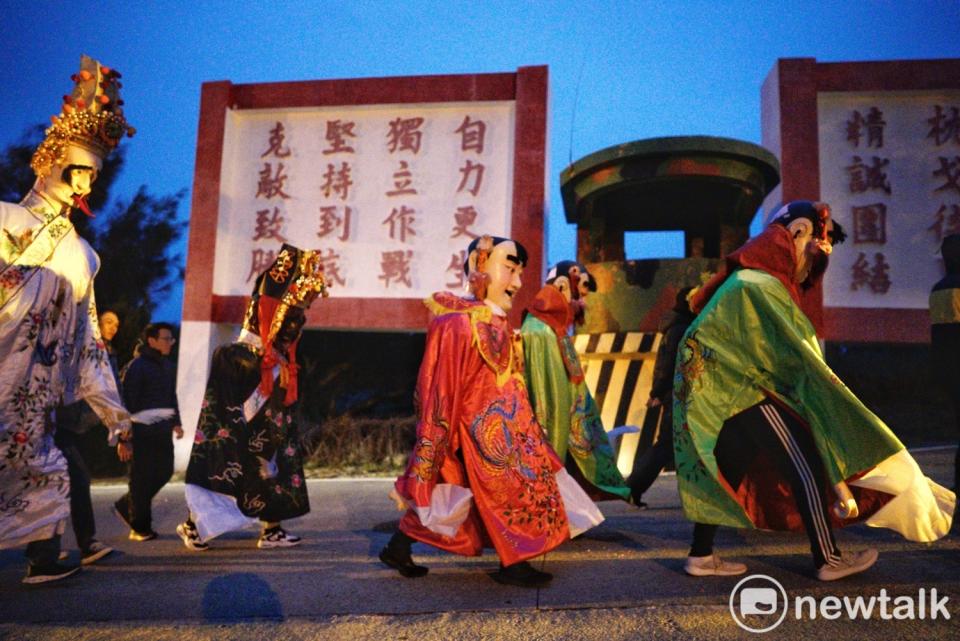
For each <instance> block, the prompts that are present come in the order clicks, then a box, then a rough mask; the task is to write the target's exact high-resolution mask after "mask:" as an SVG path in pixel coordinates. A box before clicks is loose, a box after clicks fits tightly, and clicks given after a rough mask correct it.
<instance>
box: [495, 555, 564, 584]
mask: <svg viewBox="0 0 960 641" xmlns="http://www.w3.org/2000/svg"><path fill="white" fill-rule="evenodd" d="M490 577H491V578H492V579H493V580H494V581H496V582H497V583H503V584H505V585H516V586H519V587H521V588H538V587H541V586H544V585H546V584H547V583H550V580H551V579H552V578H553V575H552V574H550V573H549V572H541V571H540V570H537V569H536V568H534V567H533V566H532V565H530V564H529V563H527V562H526V561H521V562H520V563H514V564H513V565H508V566H507V567H503V566H502V565H501V566H500V570H498V571H497V572H494V573H492V574H491V575H490Z"/></svg>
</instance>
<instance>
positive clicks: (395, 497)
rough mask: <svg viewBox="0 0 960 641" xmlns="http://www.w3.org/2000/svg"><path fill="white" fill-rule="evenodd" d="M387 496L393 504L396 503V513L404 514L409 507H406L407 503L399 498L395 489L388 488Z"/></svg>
mask: <svg viewBox="0 0 960 641" xmlns="http://www.w3.org/2000/svg"><path fill="white" fill-rule="evenodd" d="M388 496H389V497H390V498H391V499H393V502H394V503H396V505H397V511H398V512H406V511H407V508H408V507H409V506H408V505H407V502H406V501H404V500H403V497H401V496H400V495H399V494H397V490H396V488H390V494H389V495H388Z"/></svg>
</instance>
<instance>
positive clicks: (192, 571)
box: [0, 450, 960, 641]
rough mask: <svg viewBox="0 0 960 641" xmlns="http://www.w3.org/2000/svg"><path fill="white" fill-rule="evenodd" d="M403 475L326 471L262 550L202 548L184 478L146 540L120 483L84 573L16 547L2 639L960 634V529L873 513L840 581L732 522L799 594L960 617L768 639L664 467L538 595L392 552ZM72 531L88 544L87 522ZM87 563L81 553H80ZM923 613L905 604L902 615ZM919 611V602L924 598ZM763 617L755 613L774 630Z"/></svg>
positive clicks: (459, 566) (551, 559)
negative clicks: (905, 525) (714, 574)
mask: <svg viewBox="0 0 960 641" xmlns="http://www.w3.org/2000/svg"><path fill="white" fill-rule="evenodd" d="M953 456H954V453H953V450H937V451H925V452H920V453H918V454H917V458H918V460H919V461H920V463H921V466H922V467H923V468H924V470H925V472H926V473H927V474H928V475H930V476H931V477H933V478H935V479H936V480H938V481H939V482H941V483H945V482H946V481H947V480H948V479H949V478H950V476H951V474H952V461H953ZM389 484H390V481H389V480H385V479H364V480H357V479H343V480H340V479H337V480H312V481H310V482H309V489H310V500H311V504H312V505H313V511H312V512H311V513H310V514H309V515H308V516H306V517H303V518H302V519H299V520H297V521H294V522H291V523H290V529H291V530H294V531H296V532H297V533H298V534H301V535H303V536H304V537H305V539H306V541H305V544H304V545H302V546H300V547H298V548H293V549H285V550H257V549H256V547H255V543H256V534H255V533H254V532H252V531H250V532H240V533H234V534H231V535H228V536H224V537H222V538H221V539H217V540H216V541H215V542H213V543H212V545H211V549H210V550H209V551H207V552H202V553H196V552H189V551H187V550H186V549H185V548H184V547H183V545H182V544H181V543H180V540H179V539H178V538H177V536H176V534H174V528H175V526H176V524H177V522H178V521H179V520H180V519H182V517H183V515H184V502H183V486H182V485H171V486H169V487H167V488H166V489H165V490H164V491H163V492H162V493H161V495H160V496H159V497H158V499H157V500H156V502H155V506H156V507H155V519H156V523H155V527H156V529H157V530H158V531H159V532H160V533H161V536H160V538H159V539H158V540H156V541H150V542H145V543H135V542H131V541H128V540H127V539H126V530H125V529H123V528H122V526H121V524H120V523H119V522H117V521H116V520H115V518H114V517H113V516H112V515H111V514H110V512H109V506H110V503H111V502H112V501H113V500H115V499H116V498H117V497H118V496H119V495H120V494H121V493H122V492H123V488H122V487H119V486H100V487H97V488H95V490H94V502H95V510H96V514H97V523H98V527H99V537H100V538H101V539H102V540H104V541H106V542H107V543H109V544H111V545H114V546H116V547H117V548H118V550H119V551H118V552H117V553H115V554H114V555H113V556H111V557H108V558H107V559H104V560H103V561H102V562H100V563H98V564H96V565H95V566H92V567H90V568H87V569H85V570H84V571H83V572H81V573H80V574H79V575H78V576H76V577H72V578H70V579H68V580H65V581H62V582H59V583H56V584H50V585H47V586H33V587H28V586H23V585H21V584H20V579H21V577H22V574H23V571H24V560H23V558H22V555H21V552H19V551H13V550H5V551H3V552H0V638H2V639H38V640H39V639H43V640H44V641H59V640H60V639H80V640H93V639H97V640H101V639H108V640H109V639H144V640H147V639H149V640H151V641H153V640H156V639H178V640H179V639H183V638H189V639H191V641H202V640H206V639H236V640H246V639H251V640H253V639H258V640H259V639H350V640H351V641H365V640H368V639H369V640H375V641H387V640H390V639H410V640H413V639H418V640H421V639H422V640H425V641H426V640H431V639H438V640H439V639H444V640H446V639H451V638H453V639H463V640H466V639H511V638H517V639H524V640H534V639H597V640H602V641H614V640H616V639H739V638H754V639H755V638H758V637H760V638H762V637H769V638H777V639H783V638H787V639H804V640H806V639H810V638H826V637H827V636H828V635H829V637H830V638H831V641H839V640H841V639H936V638H941V639H957V638H960V538H958V537H956V536H954V537H950V538H947V539H944V540H941V541H938V542H937V543H934V544H932V545H921V544H914V543H909V542H906V541H904V540H902V539H901V538H899V537H898V536H897V535H895V534H893V533H891V532H889V531H886V530H875V529H870V528H866V527H862V526H857V527H853V528H849V529H846V530H843V531H841V532H839V533H838V539H839V542H840V545H841V548H842V549H848V550H856V549H860V548H863V547H866V546H868V545H870V546H875V547H877V548H879V549H880V561H879V563H878V564H877V566H876V567H874V568H873V569H871V570H870V571H869V572H867V573H865V574H863V575H859V576H857V577H851V578H849V579H846V580H844V581H841V582H838V583H832V584H823V583H820V582H818V581H816V580H815V579H813V578H812V575H811V568H810V567H809V565H810V561H809V550H808V546H807V542H806V539H805V537H803V536H802V535H784V534H772V533H763V532H755V531H737V530H721V533H720V535H719V536H718V540H717V548H718V550H719V551H721V552H722V553H723V554H724V555H726V556H728V557H732V558H737V559H741V560H744V561H746V562H747V563H748V565H749V567H750V573H751V574H754V573H757V574H765V575H769V576H771V577H773V578H775V579H776V580H778V581H779V582H780V583H781V584H782V585H783V586H784V588H785V590H786V592H787V593H788V600H789V602H790V603H792V602H793V601H792V600H793V599H794V598H795V597H797V596H812V597H815V598H817V599H822V598H823V597H827V596H830V595H836V596H838V597H841V598H842V597H844V596H846V597H855V596H858V595H860V596H864V597H870V596H873V597H875V598H876V597H879V596H881V595H882V593H881V590H882V589H886V591H887V594H888V595H889V596H891V597H895V596H905V595H916V594H917V592H918V590H919V589H920V588H926V589H927V590H928V592H929V590H930V589H933V588H936V589H937V590H938V596H939V598H940V599H941V600H942V597H943V596H946V597H948V599H949V601H948V602H947V609H948V611H949V612H950V613H951V614H952V619H951V620H949V621H944V620H942V619H941V620H938V621H935V622H934V621H929V620H924V621H920V620H914V621H906V622H900V621H884V620H881V619H880V618H879V617H878V616H876V614H875V615H874V617H873V618H872V619H871V620H869V621H863V620H855V621H850V620H848V619H847V617H846V616H842V617H841V618H840V619H839V620H835V621H828V620H824V619H822V618H821V617H819V616H818V617H817V619H816V620H814V621H811V620H809V619H808V618H804V619H802V620H799V621H797V620H794V618H793V609H792V607H791V608H790V612H789V614H788V616H787V617H786V619H785V621H784V622H783V624H782V625H780V627H778V628H777V629H776V630H774V631H773V632H771V633H769V634H766V635H757V634H750V633H747V632H745V631H743V630H741V629H740V628H739V627H737V625H736V624H735V623H734V622H733V619H732V618H731V615H730V610H729V606H728V603H729V596H730V592H731V590H732V589H733V588H734V586H735V585H736V583H737V582H738V580H739V579H737V578H708V579H693V578H690V577H687V576H686V575H684V574H683V572H682V564H683V558H684V556H685V554H686V551H687V546H688V544H689V537H690V531H691V526H690V524H689V523H687V522H686V521H685V520H684V518H683V514H682V512H681V510H680V502H679V497H678V495H677V491H676V482H675V478H674V477H672V476H664V477H661V478H660V479H659V480H658V481H657V483H656V485H655V486H654V487H653V488H652V490H651V492H650V493H649V501H650V504H651V509H649V510H646V511H638V510H636V509H634V508H633V507H631V506H629V505H626V504H623V503H614V502H608V503H602V504H601V509H602V510H603V512H604V514H605V515H606V516H607V520H606V521H605V522H604V523H603V524H602V525H601V526H599V527H597V528H595V529H594V530H592V531H591V532H589V533H587V534H586V535H584V536H583V537H581V538H579V539H578V540H575V541H572V542H569V543H567V544H565V545H564V546H562V547H561V548H560V549H558V550H556V551H554V552H552V553H550V554H549V555H547V558H546V559H545V560H544V561H543V563H544V567H545V568H546V569H548V570H549V571H551V572H553V573H554V575H555V579H554V581H553V583H552V584H551V585H550V586H549V587H547V588H544V589H539V590H532V589H522V588H515V587H509V586H502V585H499V584H497V583H495V582H494V581H492V580H491V579H490V578H489V577H488V576H487V572H489V571H491V570H493V569H494V568H495V567H496V564H497V561H496V557H495V556H494V555H493V554H492V553H488V554H486V555H484V556H483V557H479V558H476V559H468V558H462V557H456V556H452V555H448V554H444V553H439V552H436V551H433V550H431V549H430V548H426V547H421V546H415V548H414V554H415V556H416V557H417V558H418V559H419V560H421V561H423V562H425V563H426V564H427V565H429V566H430V568H431V571H430V574H429V575H428V576H427V577H425V578H422V579H416V580H409V579H403V578H401V577H400V576H399V575H397V574H396V573H394V572H393V571H391V570H389V569H387V568H384V567H382V566H381V565H380V563H379V562H378V561H377V559H376V554H377V552H378V551H379V549H380V548H381V547H382V546H383V545H384V544H385V543H386V541H387V539H388V538H389V535H390V532H392V529H393V526H394V524H395V522H396V518H397V514H396V512H393V511H392V509H393V508H392V503H391V502H390V501H389V499H388V498H387V497H386V493H387V491H388V489H389ZM65 538H66V543H67V544H68V545H72V535H70V534H68V535H67V536H66V537H65ZM72 554H73V555H74V558H77V556H78V554H79V553H78V552H76V551H75V550H74V551H72ZM900 612H901V614H904V613H906V611H905V610H901V611H900ZM914 614H915V616H918V615H919V612H918V611H915V613H914ZM764 620H766V619H764V618H763V617H754V618H752V619H751V622H752V623H753V624H754V625H757V626H759V625H760V624H759V623H757V622H758V621H764Z"/></svg>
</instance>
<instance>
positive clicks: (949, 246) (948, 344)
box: [930, 234, 960, 530]
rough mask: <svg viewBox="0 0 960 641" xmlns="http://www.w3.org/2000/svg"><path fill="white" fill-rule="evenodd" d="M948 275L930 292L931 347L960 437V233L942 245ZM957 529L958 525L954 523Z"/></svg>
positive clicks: (958, 476) (959, 465) (958, 463)
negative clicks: (951, 406)
mask: <svg viewBox="0 0 960 641" xmlns="http://www.w3.org/2000/svg"><path fill="white" fill-rule="evenodd" d="M940 255H941V256H943V267H944V269H945V270H946V274H945V275H944V277H943V278H942V279H940V280H939V281H938V282H937V284H936V285H934V286H933V291H931V292H930V323H931V325H930V344H931V348H932V352H933V359H934V368H935V369H934V375H935V376H936V378H937V380H938V381H940V383H941V384H942V385H943V387H944V389H945V390H946V392H947V395H948V396H949V398H950V402H951V403H952V405H953V413H954V420H955V421H956V429H957V436H958V438H960V234H950V235H949V236H947V237H946V238H944V239H943V243H942V244H941V245H940ZM958 490H960V445H958V448H957V456H956V460H955V461H954V466H953V491H954V492H957V491H958ZM954 530H956V522H954Z"/></svg>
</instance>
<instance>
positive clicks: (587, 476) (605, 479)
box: [520, 261, 630, 499]
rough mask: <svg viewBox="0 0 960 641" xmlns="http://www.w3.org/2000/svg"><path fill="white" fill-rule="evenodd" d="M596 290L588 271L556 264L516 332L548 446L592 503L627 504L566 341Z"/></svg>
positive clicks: (577, 363)
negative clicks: (605, 500) (602, 500)
mask: <svg viewBox="0 0 960 641" xmlns="http://www.w3.org/2000/svg"><path fill="white" fill-rule="evenodd" d="M596 289H597V285H596V281H594V280H593V277H592V276H591V275H590V273H589V272H588V271H587V270H586V268H584V267H583V266H582V265H579V264H577V263H575V262H573V261H563V262H560V263H558V264H557V265H556V266H555V267H553V268H552V269H551V270H550V272H549V273H548V274H547V283H546V285H544V286H543V288H541V290H540V291H539V292H538V293H537V296H536V298H534V300H533V304H532V305H531V306H530V307H529V308H528V309H527V317H526V318H525V319H524V321H523V326H522V327H521V329H520V334H521V336H522V337H523V355H524V363H525V373H526V382H527V390H528V391H529V394H530V404H531V405H532V406H533V411H534V413H535V414H536V417H537V422H538V423H539V424H540V426H541V427H543V430H544V433H545V434H546V436H547V441H548V442H549V443H550V446H551V447H553V450H554V451H555V452H556V453H557V456H559V457H560V460H561V461H564V462H565V464H566V468H567V470H568V471H569V472H570V473H571V475H572V476H573V477H574V478H576V479H577V480H578V481H579V482H580V484H581V486H582V487H583V488H584V489H585V490H586V491H587V492H588V493H590V494H591V495H592V496H594V498H620V499H627V498H629V497H630V488H629V487H627V484H626V482H625V481H624V479H623V476H622V475H621V474H620V471H619V470H618V469H617V463H616V460H615V456H614V452H613V448H612V447H611V445H610V440H609V439H608V438H607V433H606V431H605V430H604V429H603V423H602V422H601V420H600V410H599V409H598V408H597V403H596V401H594V400H593V396H592V395H591V394H590V390H589V389H587V384H586V383H585V382H584V379H583V368H582V367H581V365H580V358H579V357H578V356H577V352H576V350H575V349H574V347H573V340H572V339H571V338H570V329H571V327H572V326H573V324H574V323H582V322H583V315H584V308H585V305H586V299H587V296H588V295H589V293H590V292H591V291H596Z"/></svg>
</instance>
